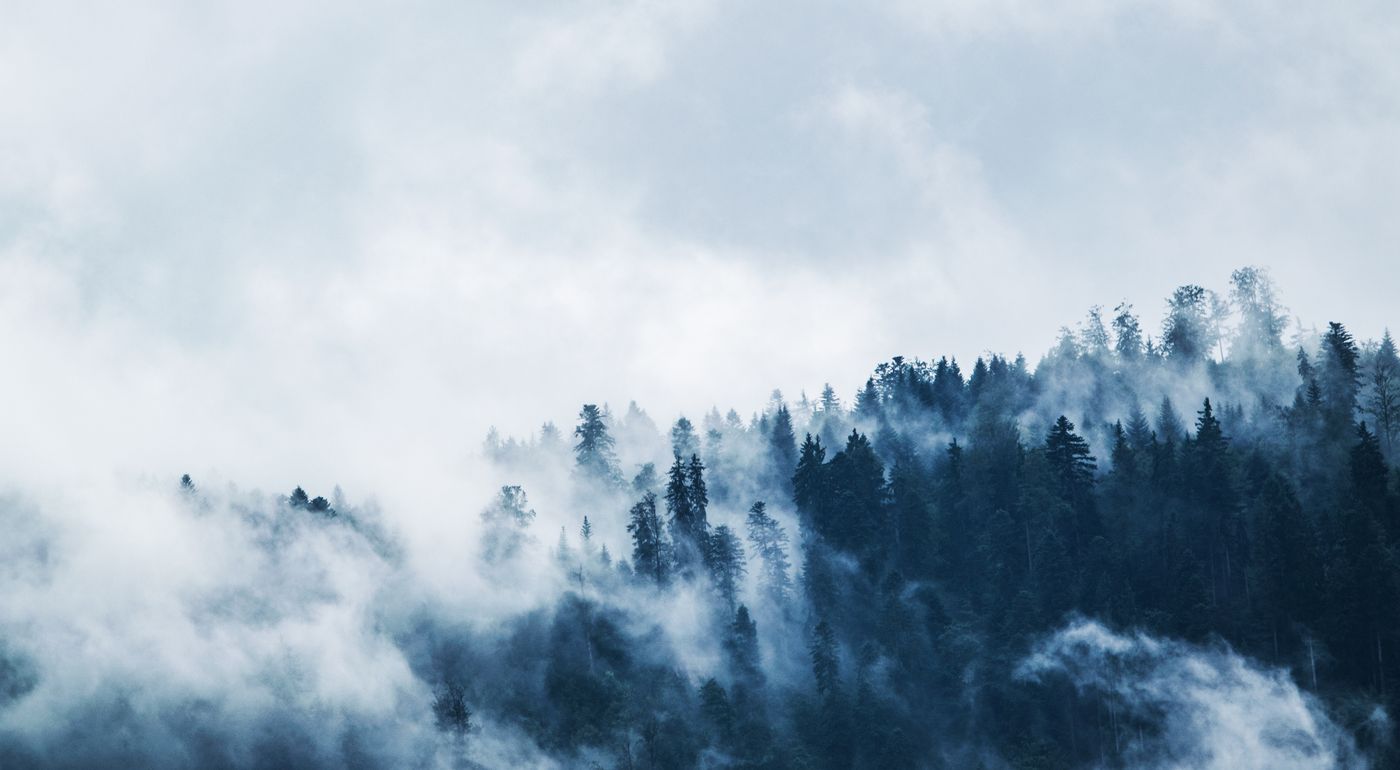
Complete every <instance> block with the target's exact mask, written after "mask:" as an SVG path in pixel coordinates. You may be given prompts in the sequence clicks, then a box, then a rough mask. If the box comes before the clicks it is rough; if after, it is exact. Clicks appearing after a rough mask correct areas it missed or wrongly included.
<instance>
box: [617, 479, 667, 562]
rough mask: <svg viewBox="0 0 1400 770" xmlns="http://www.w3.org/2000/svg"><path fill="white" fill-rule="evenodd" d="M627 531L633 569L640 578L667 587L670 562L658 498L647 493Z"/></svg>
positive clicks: (632, 511) (636, 508) (637, 505)
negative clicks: (630, 536) (630, 545)
mask: <svg viewBox="0 0 1400 770" xmlns="http://www.w3.org/2000/svg"><path fill="white" fill-rule="evenodd" d="M627 531H628V532H630V533H632V568H633V569H634V570H635V571H636V574H637V576H638V577H641V578H644V579H646V580H649V581H651V582H653V583H655V584H656V585H663V584H665V582H666V579H667V577H668V576H669V574H670V569H671V558H670V554H669V553H668V551H667V547H666V540H665V535H664V534H663V530H662V526H661V516H660V515H659V514H658V513H657V511H656V495H654V494H652V493H651V492H647V493H646V494H644V495H642V499H641V500H639V501H637V504H636V505H634V506H632V510H631V512H630V515H629V521H628V523H627Z"/></svg>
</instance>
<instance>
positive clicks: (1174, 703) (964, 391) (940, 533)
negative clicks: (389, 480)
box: [0, 268, 1400, 770]
mask: <svg viewBox="0 0 1400 770" xmlns="http://www.w3.org/2000/svg"><path fill="white" fill-rule="evenodd" d="M856 384H857V387H854V388H852V389H850V390H849V391H848V392H850V393H852V394H853V396H852V397H850V398H843V397H841V395H840V394H839V392H838V390H837V389H836V388H834V387H832V386H830V385H828V386H826V387H825V388H823V389H822V390H821V392H820V393H818V394H816V395H815V396H814V397H809V396H808V395H807V394H805V393H801V394H799V395H798V396H797V397H795V398H794V397H791V396H790V395H789V396H784V395H783V394H781V393H779V392H777V391H775V392H774V393H773V394H772V396H771V398H770V399H769V401H768V403H767V404H766V405H765V406H764V407H763V408H762V409H761V410H756V411H754V412H752V413H751V414H750V415H748V416H747V417H744V416H741V415H740V414H739V413H738V412H737V411H735V410H729V411H728V412H727V413H721V412H720V411H719V410H718V409H713V410H711V411H709V412H708V413H706V414H704V415H697V418H698V419H696V420H694V421H692V420H691V419H689V418H687V417H679V418H678V419H676V420H675V421H674V422H672V423H670V424H669V425H667V426H665V427H659V426H658V425H657V424H656V422H655V421H654V420H653V419H652V418H651V417H650V416H649V415H648V414H647V413H646V412H645V411H644V410H643V409H642V408H641V407H640V406H638V405H637V404H635V403H634V404H631V405H629V406H628V407H627V408H626V409H625V410H618V411H616V412H615V411H613V410H612V409H611V408H609V407H608V406H607V405H600V404H593V403H589V404H585V405H583V406H582V408H581V410H580V411H579V413H578V416H577V422H576V423H575V425H574V426H573V428H572V430H571V431H568V433H569V435H566V430H561V429H560V428H558V427H556V426H555V425H554V424H552V423H546V424H545V425H544V426H543V427H542V428H541V430H540V431H539V432H538V433H537V434H535V435H533V436H530V437H527V438H524V439H517V438H510V437H503V436H502V435H500V434H499V433H498V432H496V431H495V430H494V429H493V430H492V431H491V433H490V434H489V435H488V436H487V438H486V441H485V447H484V449H485V453H484V454H485V462H486V467H487V471H486V472H485V475H486V476H487V477H488V478H489V479H490V484H491V489H493V490H494V491H493V492H491V493H490V495H489V498H490V499H489V500H487V499H481V498H477V499H472V500H469V501H466V502H465V503H463V502H462V501H444V502H443V504H442V506H441V508H440V509H438V510H433V511H430V512H427V513H426V514H424V515H425V516H428V517H429V518H431V519H435V520H440V521H444V522H462V523H464V524H465V525H466V526H467V527H468V529H469V531H470V540H469V543H470V544H469V545H466V546H464V547H463V548H464V549H465V550H461V551H459V552H457V553H454V554H452V558H451V559H450V561H449V562H448V563H447V565H446V568H445V569H440V568H439V565H436V564H435V563H432V562H431V560H429V559H427V558H426V557H425V556H424V555H423V554H422V553H415V550H414V547H413V543H411V542H409V541H407V540H405V538H403V537H401V536H400V535H399V534H398V533H397V531H396V526H395V519H394V517H393V515H392V512H386V511H381V510H380V508H379V506H378V505H377V504H376V503H374V502H372V501H365V502H355V501H352V500H350V499H348V498H347V496H346V495H345V494H344V493H343V492H342V491H341V490H340V489H338V488H337V489H336V490H334V492H332V493H329V497H325V496H313V495H312V494H308V493H307V492H306V491H304V490H303V489H302V488H300V487H298V488H297V489H295V490H294V491H293V492H292V493H291V494H290V495H287V496H279V497H274V498H267V497H263V496H261V495H257V494H251V495H250V494H246V493H242V492H238V491H237V490H236V489H233V488H232V487H230V488H229V489H228V490H220V489H218V488H216V486H215V485H214V484H204V483H202V482H201V480H199V479H196V478H191V477H190V476H184V477H183V478H182V479H181V480H180V482H179V483H178V485H176V486H177V489H176V491H174V492H173V493H172V492H171V491H170V485H169V484H166V485H165V486H164V487H163V490H162V491H161V492H160V494H161V495H164V496H165V497H164V498H163V499H166V498H168V499H169V504H170V505H171V506H173V509H172V510H173V512H172V513H171V518H170V519H169V521H168V526H170V527H172V528H174V529H177V530H180V531H182V532H184V533H185V534H184V535H182V537H186V538H187V539H186V540H185V541H184V542H186V543H187V544H190V547H191V548H193V546H194V545H197V544H198V545H201V547H202V546H208V550H206V551H200V552H201V553H205V554H217V553H223V552H228V553H231V554H236V558H235V557H234V556H230V557H228V558H227V559H215V558H211V557H208V556H206V558H209V560H210V564H209V566H208V576H204V577H201V579H200V580H197V581H194V582H193V583H192V584H191V585H189V586H185V587H182V588H181V589H180V592H179V593H178V594H177V599H175V600H172V601H171V602H170V604H171V606H172V607H173V609H170V610H169V614H167V615H163V616H162V617H164V618H166V620H165V621H164V622H165V623H166V624H167V627H168V628H169V629H170V630H168V631H167V632H165V633H164V635H163V637H161V638H160V639H159V641H155V642H151V643H150V644H151V645H152V647H151V653H150V657H149V659H148V660H143V661H141V663H140V664H139V665H135V666H131V665H127V666H125V667H122V666H121V665H118V664H113V663H111V662H109V661H108V660H107V658H106V657H104V656H105V655H108V652H106V651H105V650H106V649H107V648H105V647H104V646H102V645H101V644H88V646H86V647H84V648H83V649H84V650H86V651H87V652H85V653H84V655H85V656H90V657H91V658H92V660H94V661H104V662H103V663H102V664H101V666H104V667H98V666H99V664H98V663H96V662H94V663H92V664H91V665H92V666H94V667H98V668H94V669H93V670H94V671H97V672H98V673H91V674H84V673H82V672H84V671H88V670H89V669H87V668H85V666H87V665H89V664H88V663H86V662H85V660H86V659H85V657H84V656H79V657H77V658H74V659H72V660H71V661H67V662H65V664H64V665H65V666H67V665H71V666H72V671H73V672H76V673H73V672H66V671H64V672H61V671H60V670H59V669H58V668H56V667H54V666H52V665H50V666H49V667H48V668H46V667H45V665H44V664H43V661H44V660H46V658H45V652H44V647H43V642H44V640H52V639H59V638H67V637H60V636H58V634H59V633H62V634H66V635H67V636H68V637H74V638H77V637H79V636H81V633H80V632H79V631H74V630H71V629H69V627H68V626H66V625H61V624H60V625H55V626H54V627H55V628H59V629H63V630H62V631H54V630H51V629H50V628H48V627H46V626H43V625H41V624H40V625H36V624H34V623H31V624H30V625H18V624H17V623H16V622H15V621H13V620H9V619H6V620H5V621H4V625H0V630H3V631H4V633H3V634H0V765H3V766H7V767H9V766H13V767H99V766H147V767H188V766H199V767H230V768H233V767H268V768H271V767H292V766H296V767H405V766H414V767H584V768H591V767H597V768H627V769H629V770H643V769H647V770H650V769H651V768H698V767H714V768H720V767H733V768H775V769H776V768H793V769H797V768H988V769H989V770H991V769H993V768H1075V767H1105V768H1114V767H1218V768H1226V767H1230V768H1237V767H1258V768H1274V767H1296V768H1328V767H1349V768H1359V767H1397V766H1400V753H1397V747H1396V745H1395V725H1394V722H1393V719H1392V716H1391V715H1393V714H1395V713H1397V705H1400V704H1397V698H1400V695H1397V690H1398V689H1400V596H1397V591H1400V562H1398V561H1397V557H1398V556H1400V554H1397V548H1398V547H1400V473H1398V472H1397V469H1396V457H1397V454H1396V453H1397V452H1400V446H1397V444H1400V435H1397V434H1400V358H1398V357H1397V351H1396V347H1395V344H1394V342H1393V340H1392V339H1391V337H1390V335H1389V333H1388V332H1387V333H1385V334H1384V335H1383V336H1382V337H1381V339H1380V340H1378V341H1358V340H1357V339H1356V338H1355V337H1354V336H1353V335H1352V333H1351V332H1349V331H1348V329H1347V328H1346V326H1345V325H1344V324H1343V323H1341V322H1333V323H1328V324H1327V325H1326V326H1325V327H1324V328H1321V329H1314V328H1309V327H1304V326H1302V325H1301V324H1299V323H1297V322H1296V321H1291V320H1289V319H1288V318H1287V316H1286V311H1285V310H1284V308H1283V306H1282V305H1281V304H1280V301H1279V300H1278V299H1277V298H1276V297H1275V296H1274V289H1273V286H1272V284H1271V282H1270V281H1269V278H1268V274H1267V273H1266V272H1264V271H1262V270H1259V269H1255V268H1244V269H1241V270H1237V271H1235V272H1234V273H1233V274H1232V276H1231V279H1230V282H1229V284H1228V286H1227V287H1226V288H1225V289H1224V290H1223V291H1222V292H1220V293H1216V292H1213V291H1210V290H1207V289H1205V288H1202V287H1200V286H1195V285H1187V286H1183V287H1181V288H1179V289H1177V290H1176V291H1175V292H1173V293H1172V295H1171V296H1170V297H1169V298H1168V299H1167V301H1166V305H1165V318H1164V321H1163V323H1162V326H1161V327H1160V328H1159V329H1154V330H1152V331H1149V330H1146V329H1144V328H1143V325H1142V323H1141V322H1140V320H1139V317H1138V315H1137V314H1136V313H1135V311H1134V308H1133V307H1132V306H1131V305H1129V304H1127V303H1121V304H1118V305H1117V306H1116V307H1114V308H1113V309H1112V310H1110V311H1105V310H1103V309H1102V308H1098V307H1095V308H1093V309H1091V310H1090V312H1089V313H1088V315H1087V317H1086V318H1085V319H1084V320H1083V321H1082V322H1080V323H1079V324H1077V325H1076V327H1075V328H1072V329H1071V328H1066V329H1064V330H1063V331H1062V333H1061V335H1060V339H1059V342H1058V343H1057V344H1056V346H1055V347H1054V348H1053V349H1052V350H1051V351H1049V352H1048V353H1047V354H1046V355H1045V356H1044V357H1043V358H1042V359H1041V360H1040V361H1039V362H1038V363H1037V364H1036V365H1034V366H1033V367H1032V366H1031V365H1030V364H1029V363H1028V362H1027V361H1026V359H1025V358H1024V357H1023V356H1021V355H1016V356H1014V357H1007V356H1003V355H1000V354H996V353H987V354H985V355H983V356H982V357H979V358H977V359H976V360H975V361H973V362H972V363H971V364H970V365H967V363H966V362H959V361H957V360H955V359H952V358H948V357H942V356H938V357H935V358H930V359H920V358H903V357H896V358H893V359H891V360H890V361H887V362H885V363H881V364H879V365H878V366H876V367H875V369H874V371H873V373H871V374H870V376H869V377H868V378H866V379H865V380H864V381H863V382H859V381H857V383H856ZM0 518H3V522H4V524H5V527H6V531H7V533H8V534H7V539H6V540H5V541H0V546H3V548H4V549H5V550H4V554H5V559H6V561H5V564H6V570H7V571H6V572H5V573H4V574H3V575H0V578H3V579H4V580H5V581H6V582H5V585H6V586H8V588H7V589H6V590H7V591H10V593H11V595H12V596H16V597H17V596H19V595H20V594H21V593H23V592H27V591H35V590H38V589H36V588H34V587H35V586H42V585H45V584H46V582H48V583H51V582H53V581H54V580H55V579H56V578H55V575H61V574H62V573H61V572H59V571H57V570H58V568H59V567H60V566H62V565H64V560H65V557H64V554H65V549H66V548H68V547H70V546H69V543H68V541H66V540H65V539H64V538H62V537H59V536H57V535H55V534H54V533H53V532H51V531H50V530H51V528H50V527H48V526H47V525H45V524H43V523H42V522H43V520H42V519H41V518H38V517H37V516H36V515H33V514H32V513H28V512H26V511H25V508H24V506H22V505H17V504H9V503H7V504H6V505H4V506H0ZM418 547H419V549H420V550H421V548H422V544H421V542H419V544H418ZM223 561H227V562H228V563H227V564H223V563H222V562H223ZM230 565H233V566H230ZM12 616H13V617H19V616H18V615H12V613H10V612H9V611H7V614H6V616H5V617H6V618H10V617H12ZM172 617H173V618H177V620H170V618H172ZM44 622H49V623H57V621H44ZM63 622H64V623H67V622H68V621H67V619H64V621H63ZM142 638H143V639H144V638H145V637H144V636H143V637H142ZM152 638H153V639H154V638H156V637H152ZM144 643H145V642H143V644H144ZM201 651H202V652H201ZM191 659H197V660H200V661H201V665H198V666H191V667H186V666H185V662H186V661H188V660H191ZM191 670H195V671H197V672H198V675H195V674H193V673H191ZM113 671H117V672H118V673H113ZM136 671H144V672H147V673H144V674H136V673H131V672H136ZM123 672H124V673H123ZM65 676H66V677H67V678H64V677H65ZM84 677H85V678H84ZM75 681H76V682H77V683H76V684H75V683H74V682H75ZM25 724H30V725H33V724H44V725H47V727H46V728H45V730H44V731H37V732H36V729H35V728H33V727H23V725H25ZM26 731H28V732H26ZM34 735H39V736H40V737H32V736H34Z"/></svg>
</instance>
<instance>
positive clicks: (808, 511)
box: [792, 433, 826, 517]
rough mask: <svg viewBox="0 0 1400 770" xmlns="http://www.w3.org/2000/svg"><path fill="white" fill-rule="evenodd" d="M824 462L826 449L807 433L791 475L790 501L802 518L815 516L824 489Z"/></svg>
mask: <svg viewBox="0 0 1400 770" xmlns="http://www.w3.org/2000/svg"><path fill="white" fill-rule="evenodd" d="M825 462H826V449H825V448H824V447H823V446H822V440H821V439H820V438H814V437H813V436H812V434H810V433H808V434H807V438H806V440H805V441H803V442H802V448H801V450H800V451H799V453H798V457H797V468H796V470H794V471H793V474H792V499H793V502H794V503H795V504H796V505H797V510H798V511H799V512H800V513H802V514H803V515H804V516H807V517H811V516H814V515H815V514H816V510H817V506H818V504H819V503H820V501H821V500H822V498H823V496H824V494H825V489H824V486H825V485H824V483H823V482H824V473H823V470H824V468H823V466H824V464H825Z"/></svg>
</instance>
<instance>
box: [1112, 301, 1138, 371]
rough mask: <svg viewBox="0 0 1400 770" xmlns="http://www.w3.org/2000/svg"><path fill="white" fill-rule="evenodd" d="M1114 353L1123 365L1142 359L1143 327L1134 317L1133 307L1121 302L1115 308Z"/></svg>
mask: <svg viewBox="0 0 1400 770" xmlns="http://www.w3.org/2000/svg"><path fill="white" fill-rule="evenodd" d="M1113 352H1114V353H1115V354H1117V356H1118V360H1119V361H1120V362H1122V363H1133V362H1136V361H1138V360H1139V359H1140V358H1142V326H1141V325H1140V324H1139V323H1138V318H1137V316H1135V315H1133V306H1132V305H1130V304H1128V303H1127V302H1120V303H1118V306H1117V307H1115V308H1113Z"/></svg>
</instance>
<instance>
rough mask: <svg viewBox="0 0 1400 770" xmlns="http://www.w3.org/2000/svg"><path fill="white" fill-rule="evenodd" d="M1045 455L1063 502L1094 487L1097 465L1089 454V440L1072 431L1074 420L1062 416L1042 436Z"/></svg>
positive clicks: (1075, 498)
mask: <svg viewBox="0 0 1400 770" xmlns="http://www.w3.org/2000/svg"><path fill="white" fill-rule="evenodd" d="M1045 456H1046V459H1048V460H1049V461H1050V468H1051V470H1052V471H1054V473H1055V476H1056V478H1057V480H1058V481H1059V484H1060V494H1061V496H1063V497H1064V498H1065V500H1066V501H1075V500H1082V499H1084V498H1086V497H1087V496H1088V494H1089V492H1090V491H1091V490H1092V488H1093V486H1094V471H1095V470H1097V468H1098V465H1097V464H1096V462H1095V460H1094V456H1093V455H1091V454H1089V442H1087V441H1085V440H1084V439H1083V438H1081V437H1080V436H1078V435H1077V434H1075V432H1074V423H1072V422H1070V421H1069V419H1068V418H1066V417H1065V416H1064V415H1060V417H1059V419H1057V420H1056V421H1055V426H1054V427H1052V428H1051V429H1050V432H1049V433H1048V434H1047V435H1046V436H1045Z"/></svg>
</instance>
